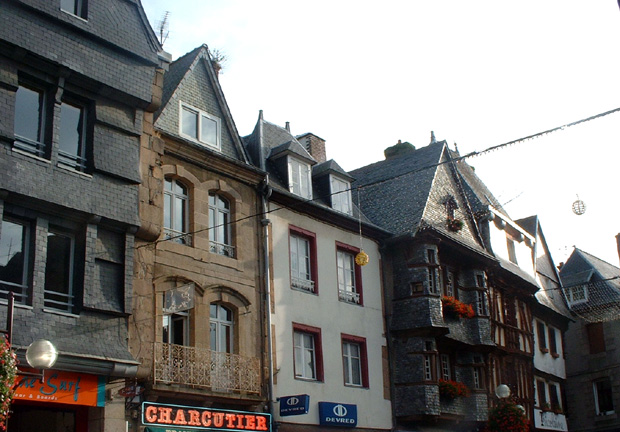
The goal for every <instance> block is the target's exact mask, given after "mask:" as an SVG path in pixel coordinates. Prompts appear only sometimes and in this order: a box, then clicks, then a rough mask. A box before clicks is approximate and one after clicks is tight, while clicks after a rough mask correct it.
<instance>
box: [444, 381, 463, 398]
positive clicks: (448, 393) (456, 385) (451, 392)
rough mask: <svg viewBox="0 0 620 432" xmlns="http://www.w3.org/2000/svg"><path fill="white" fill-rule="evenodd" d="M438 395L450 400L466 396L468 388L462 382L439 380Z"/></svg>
mask: <svg viewBox="0 0 620 432" xmlns="http://www.w3.org/2000/svg"><path fill="white" fill-rule="evenodd" d="M439 395H440V396H443V397H445V398H446V399H450V400H452V399H456V398H457V397H468V396H469V388H468V387H467V386H466V385H465V384H463V383H462V382H458V381H452V380H439Z"/></svg>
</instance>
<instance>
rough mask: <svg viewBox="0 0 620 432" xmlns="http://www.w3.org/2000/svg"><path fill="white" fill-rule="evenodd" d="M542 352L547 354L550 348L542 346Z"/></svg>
mask: <svg viewBox="0 0 620 432" xmlns="http://www.w3.org/2000/svg"><path fill="white" fill-rule="evenodd" d="M540 352H541V353H543V354H547V353H548V352H549V349H548V348H540Z"/></svg>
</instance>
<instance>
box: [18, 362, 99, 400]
mask: <svg viewBox="0 0 620 432" xmlns="http://www.w3.org/2000/svg"><path fill="white" fill-rule="evenodd" d="M13 399H14V400H24V401H29V402H50V403H62V404H69V405H83V406H91V407H104V406H105V377H103V376H97V375H87V374H78V373H71V372H59V371H53V370H52V371H50V370H46V371H45V377H44V379H43V382H41V378H39V377H32V376H23V375H18V376H17V378H16V380H15V394H14V396H13Z"/></svg>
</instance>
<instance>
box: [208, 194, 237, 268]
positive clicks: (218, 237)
mask: <svg viewBox="0 0 620 432" xmlns="http://www.w3.org/2000/svg"><path fill="white" fill-rule="evenodd" d="M230 224H231V220H230V203H229V202H228V200H226V199H225V198H222V197H221V196H220V195H217V194H214V193H209V237H210V245H211V252H214V253H217V254H220V255H224V256H227V257H231V258H233V257H234V256H235V249H234V247H233V246H232V242H231V237H232V236H231V234H230V231H231V225H230Z"/></svg>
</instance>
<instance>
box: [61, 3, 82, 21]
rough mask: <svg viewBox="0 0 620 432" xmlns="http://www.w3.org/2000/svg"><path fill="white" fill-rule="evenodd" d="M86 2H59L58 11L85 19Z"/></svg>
mask: <svg viewBox="0 0 620 432" xmlns="http://www.w3.org/2000/svg"><path fill="white" fill-rule="evenodd" d="M86 6H87V0H60V9H62V10H63V11H65V12H69V13H70V14H72V15H75V16H78V17H80V18H84V19H86V17H87V15H86Z"/></svg>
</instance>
